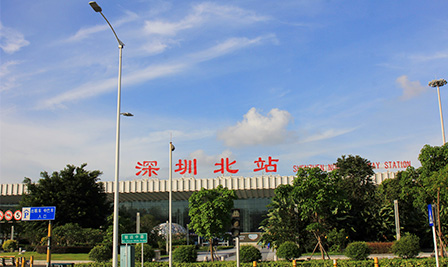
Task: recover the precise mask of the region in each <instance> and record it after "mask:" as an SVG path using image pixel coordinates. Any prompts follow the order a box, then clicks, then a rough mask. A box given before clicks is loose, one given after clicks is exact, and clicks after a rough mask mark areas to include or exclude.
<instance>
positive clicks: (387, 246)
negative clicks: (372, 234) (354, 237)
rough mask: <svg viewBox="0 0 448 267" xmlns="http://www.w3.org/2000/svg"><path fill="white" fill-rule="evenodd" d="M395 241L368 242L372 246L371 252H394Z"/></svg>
mask: <svg viewBox="0 0 448 267" xmlns="http://www.w3.org/2000/svg"><path fill="white" fill-rule="evenodd" d="M392 245H393V242H367V246H369V248H370V254H386V253H392Z"/></svg>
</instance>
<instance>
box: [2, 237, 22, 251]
mask: <svg viewBox="0 0 448 267" xmlns="http://www.w3.org/2000/svg"><path fill="white" fill-rule="evenodd" d="M18 247H19V242H18V241H17V240H12V239H10V240H6V241H5V242H4V243H3V245H2V248H3V250H4V251H9V252H13V251H14V250H16V249H17V248H18Z"/></svg>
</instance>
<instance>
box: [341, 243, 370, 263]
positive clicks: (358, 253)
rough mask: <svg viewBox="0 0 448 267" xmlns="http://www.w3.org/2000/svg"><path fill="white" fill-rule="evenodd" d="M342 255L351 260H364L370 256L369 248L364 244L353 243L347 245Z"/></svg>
mask: <svg viewBox="0 0 448 267" xmlns="http://www.w3.org/2000/svg"><path fill="white" fill-rule="evenodd" d="M344 255H345V256H347V257H349V258H350V259H352V260H358V261H361V260H365V259H367V257H369V255H370V248H369V246H367V243H366V242H353V243H350V244H348V246H347V248H346V249H345V252H344Z"/></svg>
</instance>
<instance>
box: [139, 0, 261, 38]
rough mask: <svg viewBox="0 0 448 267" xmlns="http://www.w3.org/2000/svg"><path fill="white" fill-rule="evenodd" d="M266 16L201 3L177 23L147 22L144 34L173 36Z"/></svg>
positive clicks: (258, 19)
mask: <svg viewBox="0 0 448 267" xmlns="http://www.w3.org/2000/svg"><path fill="white" fill-rule="evenodd" d="M269 19H270V18H269V17H267V16H260V15H257V14H256V13H255V12H253V11H249V10H244V9H241V8H239V7H234V6H224V5H217V4H214V3H201V4H198V5H196V6H194V7H193V9H192V12H191V13H190V14H188V15H186V16H185V17H184V18H183V19H181V20H179V21H177V22H166V21H159V20H148V21H146V22H145V26H144V32H145V33H146V34H157V35H166V36H174V35H176V34H177V33H178V32H179V31H182V30H186V29H191V28H194V27H199V26H201V25H205V24H206V23H207V24H210V23H212V22H216V21H217V20H223V21H224V22H225V24H226V25H230V24H238V25H241V24H248V23H254V22H259V21H265V20H269Z"/></svg>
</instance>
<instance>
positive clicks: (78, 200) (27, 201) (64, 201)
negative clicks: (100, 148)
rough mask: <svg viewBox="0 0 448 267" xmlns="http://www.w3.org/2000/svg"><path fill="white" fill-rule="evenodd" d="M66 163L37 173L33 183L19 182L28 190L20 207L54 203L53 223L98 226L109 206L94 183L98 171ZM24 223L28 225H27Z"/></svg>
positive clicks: (86, 226)
mask: <svg viewBox="0 0 448 267" xmlns="http://www.w3.org/2000/svg"><path fill="white" fill-rule="evenodd" d="M86 166H87V164H82V165H81V166H80V167H75V166H73V165H67V166H66V168H65V169H63V170H61V171H59V172H56V171H55V172H53V173H52V174H51V175H49V174H48V173H47V172H42V173H41V174H40V176H41V179H39V181H38V182H37V183H33V182H32V181H31V179H29V178H25V180H24V181H23V182H24V183H25V184H26V186H27V189H28V193H27V194H24V195H23V196H22V200H21V202H20V205H21V206H22V207H38V206H57V212H56V219H55V224H57V225H64V224H66V223H76V224H78V225H79V226H81V227H83V228H99V227H100V226H102V225H104V223H105V222H106V217H107V216H108V215H109V214H110V212H111V205H110V203H109V201H108V200H107V196H106V194H105V193H104V189H103V185H102V184H101V183H98V180H99V176H100V175H101V172H100V171H98V170H96V171H88V170H85V169H84V168H85V167H86ZM27 225H28V224H27Z"/></svg>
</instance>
